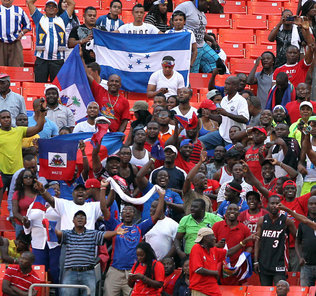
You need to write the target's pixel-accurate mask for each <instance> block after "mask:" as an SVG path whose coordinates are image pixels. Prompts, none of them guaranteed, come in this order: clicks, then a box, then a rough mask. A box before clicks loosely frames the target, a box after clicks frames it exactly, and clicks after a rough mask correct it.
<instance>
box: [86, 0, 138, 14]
mask: <svg viewBox="0 0 316 296" xmlns="http://www.w3.org/2000/svg"><path fill="white" fill-rule="evenodd" d="M83 1H85V0H83ZM135 4H137V1H136V0H122V10H130V11H132V9H133V7H134V6H135Z"/></svg>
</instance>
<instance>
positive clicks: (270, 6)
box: [247, 1, 282, 16]
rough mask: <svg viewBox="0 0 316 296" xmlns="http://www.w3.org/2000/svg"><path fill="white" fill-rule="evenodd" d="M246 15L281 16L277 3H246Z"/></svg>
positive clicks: (279, 5)
mask: <svg viewBox="0 0 316 296" xmlns="http://www.w3.org/2000/svg"><path fill="white" fill-rule="evenodd" d="M247 7H248V14H256V15H258V14H259V15H280V16H281V14H282V5H281V3H278V2H252V1H248V2H247Z"/></svg>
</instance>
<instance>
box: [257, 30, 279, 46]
mask: <svg viewBox="0 0 316 296" xmlns="http://www.w3.org/2000/svg"><path fill="white" fill-rule="evenodd" d="M269 34H270V31H263V30H259V31H257V32H256V44H267V45H275V44H276V43H275V42H270V41H269V40H268V36H269Z"/></svg>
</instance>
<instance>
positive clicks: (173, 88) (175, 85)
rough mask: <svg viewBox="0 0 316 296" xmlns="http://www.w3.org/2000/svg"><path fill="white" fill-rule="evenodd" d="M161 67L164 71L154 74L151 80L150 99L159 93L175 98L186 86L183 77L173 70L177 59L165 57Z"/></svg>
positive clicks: (148, 88)
mask: <svg viewBox="0 0 316 296" xmlns="http://www.w3.org/2000/svg"><path fill="white" fill-rule="evenodd" d="M161 65H162V70H158V71H156V72H154V73H153V74H151V76H150V78H149V81H148V86H147V96H148V98H153V97H155V96H156V95H157V94H159V93H163V94H164V95H165V96H166V97H170V96H175V95H177V93H178V91H179V89H180V88H182V87H184V86H185V83H184V78H183V76H182V75H181V74H180V73H179V72H178V71H175V70H173V68H174V65H175V59H174V58H173V57H172V56H165V57H163V58H162V62H161Z"/></svg>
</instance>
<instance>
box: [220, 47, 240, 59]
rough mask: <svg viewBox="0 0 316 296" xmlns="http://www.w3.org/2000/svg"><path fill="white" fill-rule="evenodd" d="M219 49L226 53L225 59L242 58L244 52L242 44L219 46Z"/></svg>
mask: <svg viewBox="0 0 316 296" xmlns="http://www.w3.org/2000/svg"><path fill="white" fill-rule="evenodd" d="M220 47H221V49H222V50H223V51H224V52H225V53H226V55H227V58H244V57H245V51H244V48H243V45H242V44H230V43H223V44H220Z"/></svg>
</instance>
